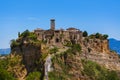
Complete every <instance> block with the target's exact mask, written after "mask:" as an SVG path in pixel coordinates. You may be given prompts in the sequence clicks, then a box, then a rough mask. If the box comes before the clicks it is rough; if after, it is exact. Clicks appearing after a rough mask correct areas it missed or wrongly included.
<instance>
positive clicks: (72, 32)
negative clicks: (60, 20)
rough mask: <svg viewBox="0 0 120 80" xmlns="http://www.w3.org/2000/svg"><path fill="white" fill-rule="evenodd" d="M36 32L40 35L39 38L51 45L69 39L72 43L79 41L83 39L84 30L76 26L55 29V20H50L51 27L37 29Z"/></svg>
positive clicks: (62, 42)
mask: <svg viewBox="0 0 120 80" xmlns="http://www.w3.org/2000/svg"><path fill="white" fill-rule="evenodd" d="M34 32H35V33H36V34H37V36H38V40H41V41H45V42H46V43H47V44H51V45H58V44H59V45H60V44H64V43H66V41H69V42H71V43H79V42H80V40H81V39H82V31H80V30H79V29H76V28H72V27H71V28H68V29H66V30H63V29H60V30H56V29H55V20H54V19H51V20H50V29H49V30H43V29H39V28H38V29H36V30H34Z"/></svg>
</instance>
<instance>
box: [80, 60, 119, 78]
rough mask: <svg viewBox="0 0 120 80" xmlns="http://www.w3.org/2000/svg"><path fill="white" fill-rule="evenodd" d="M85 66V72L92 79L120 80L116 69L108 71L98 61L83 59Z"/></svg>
mask: <svg viewBox="0 0 120 80" xmlns="http://www.w3.org/2000/svg"><path fill="white" fill-rule="evenodd" d="M82 64H83V67H84V70H83V73H84V74H86V75H88V76H89V77H90V78H91V79H92V80H119V77H118V76H117V73H116V72H115V71H108V70H107V69H105V68H104V67H102V66H100V65H98V64H97V63H96V62H92V61H89V60H82Z"/></svg>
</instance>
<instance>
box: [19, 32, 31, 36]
mask: <svg viewBox="0 0 120 80" xmlns="http://www.w3.org/2000/svg"><path fill="white" fill-rule="evenodd" d="M29 34H30V31H29V30H25V31H24V32H23V33H22V34H21V35H20V36H23V37H26V36H29Z"/></svg>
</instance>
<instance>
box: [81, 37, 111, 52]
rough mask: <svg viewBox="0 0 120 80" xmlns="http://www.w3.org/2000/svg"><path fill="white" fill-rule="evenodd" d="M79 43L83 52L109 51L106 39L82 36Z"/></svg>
mask: <svg viewBox="0 0 120 80" xmlns="http://www.w3.org/2000/svg"><path fill="white" fill-rule="evenodd" d="M80 45H81V46H82V49H83V50H82V51H83V53H95V52H98V53H110V50H109V44H108V40H101V39H89V38H83V39H82V43H81V44H80Z"/></svg>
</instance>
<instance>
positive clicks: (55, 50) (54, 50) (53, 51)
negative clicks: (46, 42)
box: [49, 47, 58, 54]
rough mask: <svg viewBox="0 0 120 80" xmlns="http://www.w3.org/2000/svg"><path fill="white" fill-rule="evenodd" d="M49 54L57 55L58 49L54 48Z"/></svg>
mask: <svg viewBox="0 0 120 80" xmlns="http://www.w3.org/2000/svg"><path fill="white" fill-rule="evenodd" d="M49 52H50V54H53V53H56V52H58V48H57V47H54V48H52V49H50V51H49Z"/></svg>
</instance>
